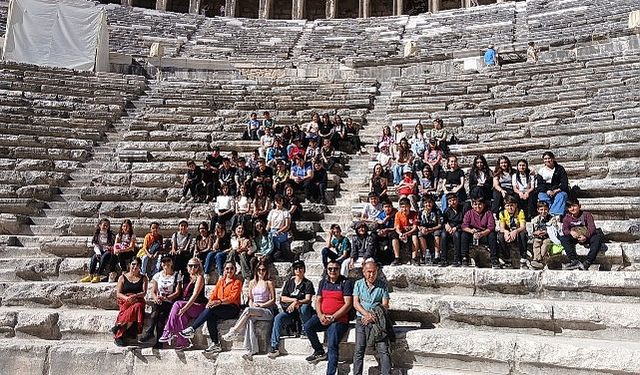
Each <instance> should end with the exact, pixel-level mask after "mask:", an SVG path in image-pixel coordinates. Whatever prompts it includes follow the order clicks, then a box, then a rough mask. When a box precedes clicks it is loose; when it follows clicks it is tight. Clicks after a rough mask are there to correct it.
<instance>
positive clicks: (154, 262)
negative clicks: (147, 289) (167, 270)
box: [140, 255, 161, 278]
mask: <svg viewBox="0 0 640 375" xmlns="http://www.w3.org/2000/svg"><path fill="white" fill-rule="evenodd" d="M160 258H161V256H160V255H158V256H157V257H155V258H151V257H149V256H147V255H145V256H143V257H142V265H141V266H140V270H141V271H142V273H144V274H146V275H147V276H149V278H151V277H153V275H155V274H156V272H158V266H157V263H159V262H160ZM149 262H151V270H148V267H149Z"/></svg>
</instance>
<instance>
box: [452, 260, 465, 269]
mask: <svg viewBox="0 0 640 375" xmlns="http://www.w3.org/2000/svg"><path fill="white" fill-rule="evenodd" d="M461 265H462V264H461V263H460V261H459V260H454V261H453V264H452V265H451V267H456V268H458V267H460V266H461Z"/></svg>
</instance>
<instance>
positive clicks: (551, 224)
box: [531, 201, 560, 270]
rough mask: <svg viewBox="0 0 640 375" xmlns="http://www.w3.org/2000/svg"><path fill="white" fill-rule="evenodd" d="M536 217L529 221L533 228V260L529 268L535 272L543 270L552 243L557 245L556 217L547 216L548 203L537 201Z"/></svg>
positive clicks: (557, 222)
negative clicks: (535, 270)
mask: <svg viewBox="0 0 640 375" xmlns="http://www.w3.org/2000/svg"><path fill="white" fill-rule="evenodd" d="M537 206H538V216H536V217H534V218H533V220H531V225H532V226H533V233H532V235H533V260H532V261H531V267H532V268H534V269H537V270H540V269H543V268H544V265H545V263H546V262H547V258H548V257H549V250H550V249H551V246H552V245H553V244H554V243H557V244H559V243H560V241H559V240H558V224H559V221H558V216H553V215H551V214H549V203H547V202H545V201H539V202H538V204H537Z"/></svg>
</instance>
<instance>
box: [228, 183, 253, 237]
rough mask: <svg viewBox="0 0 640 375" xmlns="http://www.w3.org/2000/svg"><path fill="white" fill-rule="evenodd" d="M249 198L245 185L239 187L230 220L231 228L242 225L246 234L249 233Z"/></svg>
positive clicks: (250, 200)
mask: <svg viewBox="0 0 640 375" xmlns="http://www.w3.org/2000/svg"><path fill="white" fill-rule="evenodd" d="M251 202H252V199H251V196H250V195H249V189H248V188H247V186H246V185H244V184H243V185H240V189H239V190H238V196H237V197H236V201H235V213H234V214H233V217H232V218H231V228H235V227H236V226H238V225H242V226H243V227H244V229H245V231H246V232H247V233H250V232H251V208H252V207H251Z"/></svg>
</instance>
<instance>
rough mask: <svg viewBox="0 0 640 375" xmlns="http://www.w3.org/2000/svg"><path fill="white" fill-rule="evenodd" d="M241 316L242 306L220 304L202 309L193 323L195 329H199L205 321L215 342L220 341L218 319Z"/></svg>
mask: <svg viewBox="0 0 640 375" xmlns="http://www.w3.org/2000/svg"><path fill="white" fill-rule="evenodd" d="M238 316H240V308H239V307H238V306H236V305H218V306H214V307H212V308H205V309H204V310H202V312H201V313H200V315H198V317H197V318H196V320H194V321H193V323H191V326H192V327H193V329H198V328H200V326H202V325H203V324H204V323H205V322H206V323H207V329H208V330H209V337H211V341H212V342H213V343H215V344H219V343H220V339H219V338H218V320H226V319H237V318H238Z"/></svg>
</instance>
